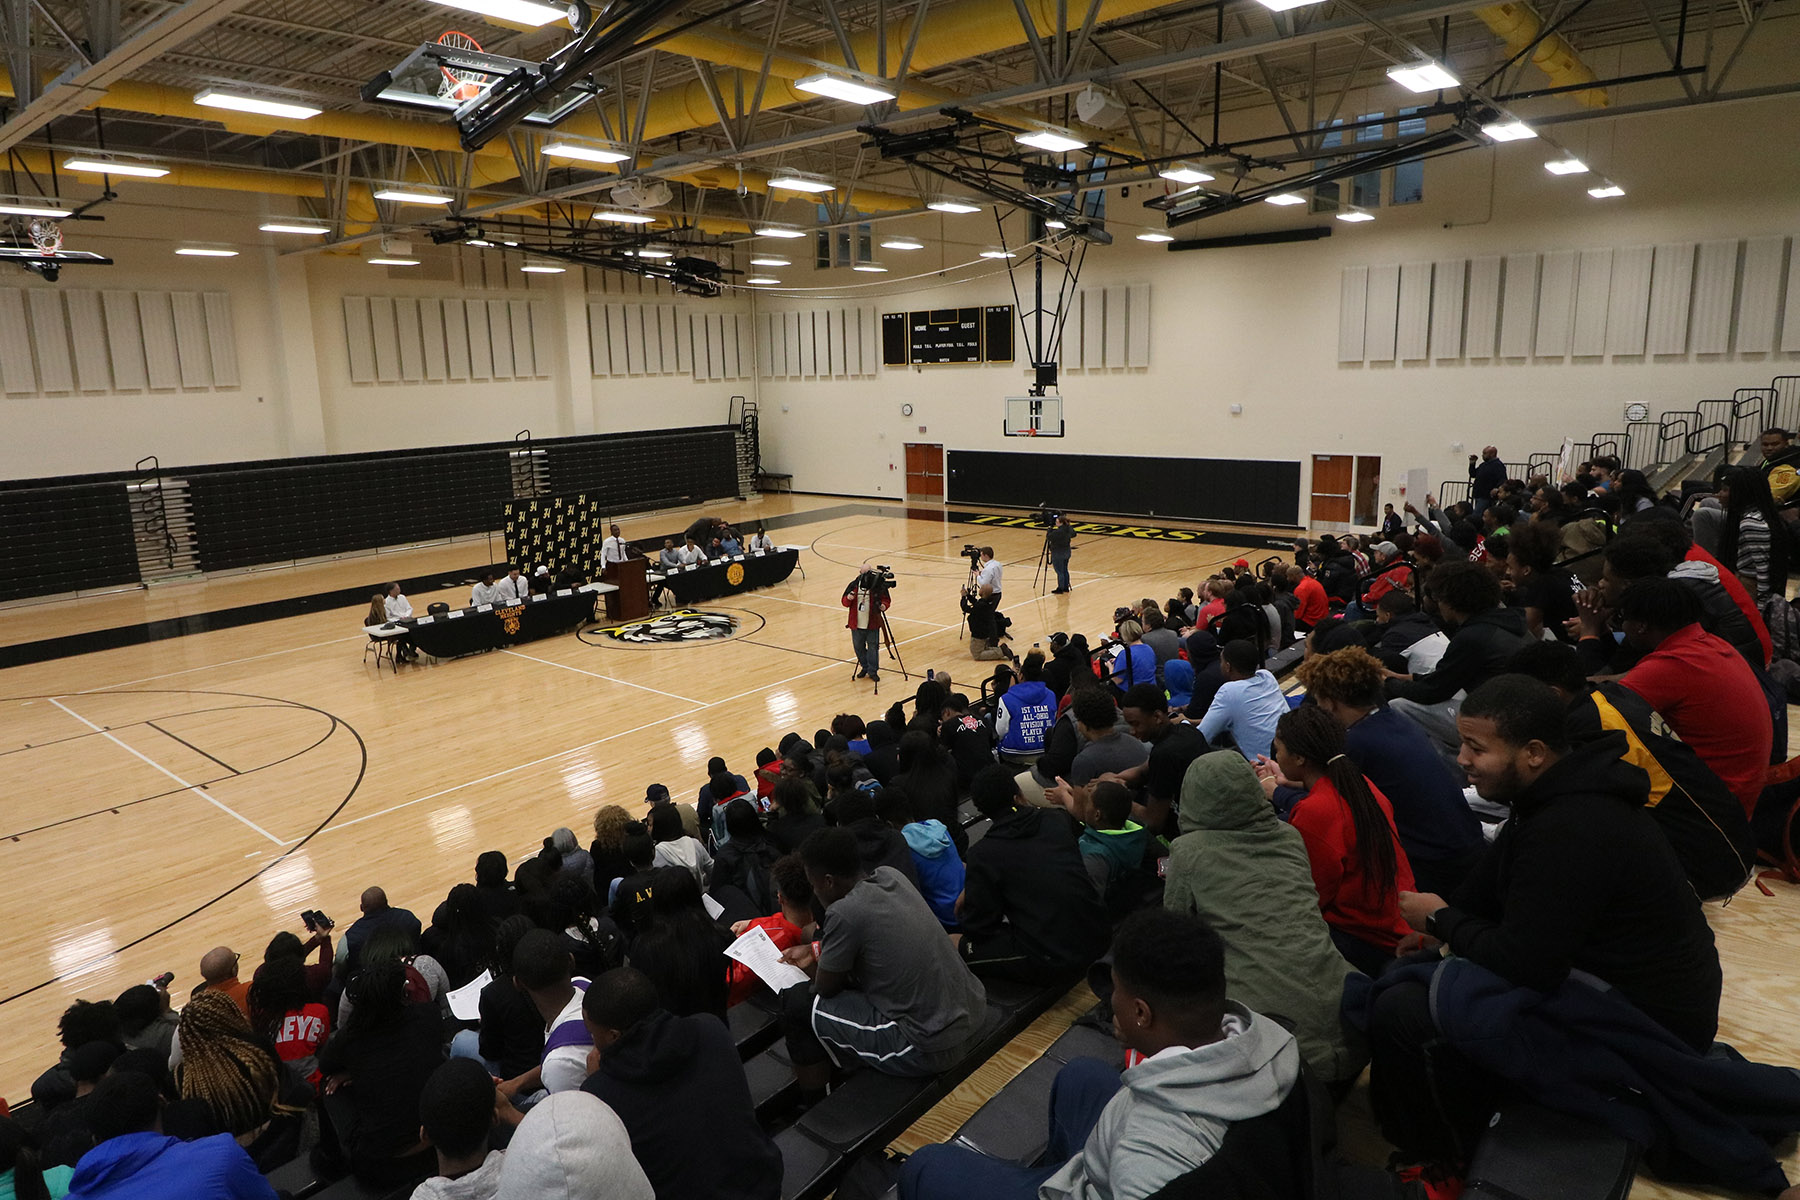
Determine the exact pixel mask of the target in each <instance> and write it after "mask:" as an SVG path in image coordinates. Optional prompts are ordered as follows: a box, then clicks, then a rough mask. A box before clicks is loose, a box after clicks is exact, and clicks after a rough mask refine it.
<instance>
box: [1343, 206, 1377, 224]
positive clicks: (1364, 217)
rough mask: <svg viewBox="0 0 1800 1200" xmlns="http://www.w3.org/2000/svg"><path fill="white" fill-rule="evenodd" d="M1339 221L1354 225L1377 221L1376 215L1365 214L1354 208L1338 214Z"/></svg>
mask: <svg viewBox="0 0 1800 1200" xmlns="http://www.w3.org/2000/svg"><path fill="white" fill-rule="evenodd" d="M1337 219H1338V220H1340V221H1348V222H1350V223H1351V224H1352V225H1354V224H1357V223H1358V222H1361V221H1373V220H1374V219H1375V214H1374V213H1368V212H1364V211H1363V210H1362V209H1360V208H1352V209H1348V210H1346V211H1344V212H1341V213H1338V214H1337Z"/></svg>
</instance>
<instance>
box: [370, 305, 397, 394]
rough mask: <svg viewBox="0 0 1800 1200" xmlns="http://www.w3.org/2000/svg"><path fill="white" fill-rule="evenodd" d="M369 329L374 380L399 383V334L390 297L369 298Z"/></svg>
mask: <svg viewBox="0 0 1800 1200" xmlns="http://www.w3.org/2000/svg"><path fill="white" fill-rule="evenodd" d="M369 329H370V331H371V333H372V334H373V336H374V339H375V378H376V380H378V381H379V382H381V383H398V382H400V334H399V331H398V330H397V329H396V328H395V324H394V301H393V299H392V298H391V297H388V296H371V297H369Z"/></svg>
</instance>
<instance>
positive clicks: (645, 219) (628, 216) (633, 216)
mask: <svg viewBox="0 0 1800 1200" xmlns="http://www.w3.org/2000/svg"><path fill="white" fill-rule="evenodd" d="M594 220H596V221H611V222H612V223H613V224H615V225H648V224H650V223H651V222H653V221H655V220H656V217H655V216H654V215H652V214H650V213H641V212H615V211H612V210H610V209H607V210H600V211H596V212H595V213H594Z"/></svg>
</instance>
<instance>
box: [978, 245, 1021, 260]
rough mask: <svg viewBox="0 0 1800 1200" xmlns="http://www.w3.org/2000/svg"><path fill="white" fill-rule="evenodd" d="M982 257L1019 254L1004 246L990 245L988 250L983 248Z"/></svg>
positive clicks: (1014, 255) (1003, 256)
mask: <svg viewBox="0 0 1800 1200" xmlns="http://www.w3.org/2000/svg"><path fill="white" fill-rule="evenodd" d="M981 257H983V258H1017V257H1019V256H1018V255H1017V254H1015V253H1014V252H1013V251H1011V250H1008V249H1007V248H1006V247H1004V246H989V247H988V248H987V249H986V250H983V251H982V252H981Z"/></svg>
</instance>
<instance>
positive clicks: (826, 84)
mask: <svg viewBox="0 0 1800 1200" xmlns="http://www.w3.org/2000/svg"><path fill="white" fill-rule="evenodd" d="M794 86H795V87H797V88H799V89H800V90H801V91H803V92H811V93H812V94H813V95H815V96H830V97H831V98H832V99H833V100H848V101H849V102H850V103H852V104H880V103H881V102H882V101H883V100H892V99H893V98H894V92H892V91H890V90H889V89H887V88H885V87H877V86H875V85H874V84H869V83H860V82H858V81H857V80H854V79H845V78H843V77H842V76H840V75H828V74H825V73H823V72H821V73H820V74H818V75H808V76H807V77H806V78H804V79H796V80H795V81H794Z"/></svg>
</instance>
